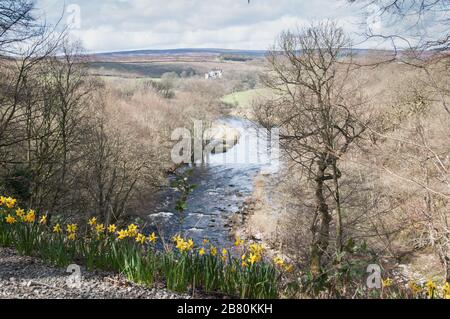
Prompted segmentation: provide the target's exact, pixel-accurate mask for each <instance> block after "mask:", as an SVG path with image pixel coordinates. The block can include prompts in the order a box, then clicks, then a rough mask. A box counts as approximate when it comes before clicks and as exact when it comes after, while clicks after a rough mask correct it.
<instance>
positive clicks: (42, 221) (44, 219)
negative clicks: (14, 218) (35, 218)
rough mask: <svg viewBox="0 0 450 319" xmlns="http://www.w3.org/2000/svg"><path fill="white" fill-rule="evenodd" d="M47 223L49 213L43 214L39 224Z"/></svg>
mask: <svg viewBox="0 0 450 319" xmlns="http://www.w3.org/2000/svg"><path fill="white" fill-rule="evenodd" d="M46 223H47V215H42V217H41V219H40V220H39V224H41V225H44V224H46Z"/></svg>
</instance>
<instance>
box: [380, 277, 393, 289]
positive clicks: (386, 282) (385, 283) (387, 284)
mask: <svg viewBox="0 0 450 319" xmlns="http://www.w3.org/2000/svg"><path fill="white" fill-rule="evenodd" d="M381 283H382V285H383V287H385V288H388V287H390V286H392V279H391V278H386V279H383V280H382V281H381Z"/></svg>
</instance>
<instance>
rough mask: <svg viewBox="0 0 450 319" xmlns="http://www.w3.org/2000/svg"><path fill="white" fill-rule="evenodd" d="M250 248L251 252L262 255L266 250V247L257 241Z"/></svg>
mask: <svg viewBox="0 0 450 319" xmlns="http://www.w3.org/2000/svg"><path fill="white" fill-rule="evenodd" d="M249 248H250V252H251V253H252V254H255V255H262V253H263V252H264V247H263V246H262V245H259V244H256V243H253V244H251V245H250V247H249Z"/></svg>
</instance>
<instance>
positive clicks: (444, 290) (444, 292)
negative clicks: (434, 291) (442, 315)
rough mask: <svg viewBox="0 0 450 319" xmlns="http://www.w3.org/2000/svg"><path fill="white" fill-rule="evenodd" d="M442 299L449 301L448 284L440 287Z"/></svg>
mask: <svg viewBox="0 0 450 319" xmlns="http://www.w3.org/2000/svg"><path fill="white" fill-rule="evenodd" d="M442 297H443V298H444V299H450V283H448V282H446V283H445V284H444V286H443V287H442Z"/></svg>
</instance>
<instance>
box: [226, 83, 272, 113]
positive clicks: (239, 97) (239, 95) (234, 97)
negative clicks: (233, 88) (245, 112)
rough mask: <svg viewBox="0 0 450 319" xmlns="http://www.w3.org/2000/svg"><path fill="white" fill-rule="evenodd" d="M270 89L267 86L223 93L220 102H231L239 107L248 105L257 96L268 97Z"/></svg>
mask: <svg viewBox="0 0 450 319" xmlns="http://www.w3.org/2000/svg"><path fill="white" fill-rule="evenodd" d="M270 95H271V91H270V89H267V88H259V89H252V90H247V91H240V92H235V93H231V94H228V95H225V96H224V97H222V99H221V100H222V102H224V103H227V104H232V105H235V106H238V107H241V108H247V107H250V106H251V104H252V102H253V100H255V99H258V98H264V97H270Z"/></svg>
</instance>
